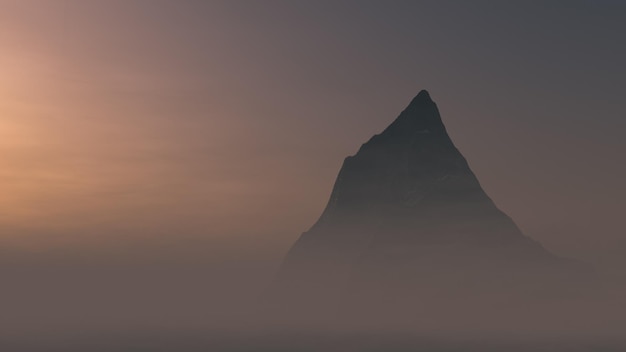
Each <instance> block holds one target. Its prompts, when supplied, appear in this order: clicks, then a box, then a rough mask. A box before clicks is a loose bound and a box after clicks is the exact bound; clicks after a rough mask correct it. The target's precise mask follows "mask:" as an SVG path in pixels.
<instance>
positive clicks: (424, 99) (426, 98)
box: [409, 89, 434, 106]
mask: <svg viewBox="0 0 626 352" xmlns="http://www.w3.org/2000/svg"><path fill="white" fill-rule="evenodd" d="M424 103H431V104H432V103H434V102H433V100H432V99H431V98H430V94H429V93H428V91H427V90H426V89H422V90H421V91H420V92H419V93H418V94H417V95H416V96H415V98H413V100H412V101H411V104H409V106H412V105H421V104H424Z"/></svg>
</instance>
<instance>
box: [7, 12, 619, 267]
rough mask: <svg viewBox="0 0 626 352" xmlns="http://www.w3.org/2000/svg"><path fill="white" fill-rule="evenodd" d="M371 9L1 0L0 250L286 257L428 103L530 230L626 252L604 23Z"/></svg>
mask: <svg viewBox="0 0 626 352" xmlns="http://www.w3.org/2000/svg"><path fill="white" fill-rule="evenodd" d="M376 6H379V5H376ZM376 6H374V5H370V4H369V3H368V4H364V5H363V6H362V7H358V8H357V9H356V10H355V8H354V7H351V6H347V5H342V6H336V7H333V6H331V4H330V3H323V2H322V3H319V4H317V5H316V4H299V5H296V4H289V3H288V2H274V3H272V4H271V5H270V4H268V6H261V5H260V4H248V5H246V6H244V5H243V3H242V4H234V3H230V2H215V3H210V4H209V3H192V2H181V3H178V2H154V3H152V2H149V1H145V2H143V1H132V2H127V1H110V2H99V3H98V2H83V1H67V2H51V1H50V2H49V1H41V2H36V1H32V2H30V1H29V2H21V1H1V2H0V156H1V157H0V194H2V197H0V238H1V239H2V241H3V243H13V244H15V243H19V244H20V245H24V244H25V245H28V246H37V247H46V246H51V245H55V246H57V245H64V244H67V243H74V244H76V243H78V244H81V243H83V244H94V243H106V242H115V241H119V239H127V240H131V239H133V240H135V239H137V238H139V239H143V240H145V239H147V240H149V241H150V240H155V239H162V238H176V237H179V236H184V235H189V236H205V237H220V238H222V237H223V238H245V237H246V236H247V237H255V238H256V239H257V240H258V239H259V238H263V239H264V240H265V239H267V240H269V241H270V242H271V241H276V242H277V243H280V244H281V246H282V247H284V246H286V245H288V244H289V242H290V241H292V240H293V239H295V238H296V237H297V236H298V234H299V233H300V232H302V231H304V230H306V229H307V227H308V226H310V225H311V224H312V223H313V222H314V221H315V219H316V217H317V216H318V215H319V213H320V212H321V210H322V208H323V206H324V204H325V202H326V200H327V197H328V195H329V192H330V189H331V187H332V183H333V181H334V178H335V175H336V172H337V171H338V170H339V167H340V165H341V162H342V160H343V158H344V157H345V156H347V155H350V154H353V153H354V152H355V151H356V150H357V149H358V147H359V146H360V144H361V143H364V142H365V141H366V140H367V139H368V138H369V137H370V136H371V135H373V134H374V133H378V132H379V131H380V130H382V128H384V127H385V126H386V125H387V124H388V123H390V122H391V121H392V120H393V119H394V118H395V117H396V115H397V114H398V113H399V112H400V111H401V110H402V109H403V108H404V106H405V105H406V104H408V102H409V101H410V99H411V98H412V96H413V95H414V94H416V93H417V92H418V91H419V90H420V89H429V90H430V92H431V95H432V96H433V99H434V100H435V101H436V102H437V103H438V104H439V107H440V109H441V112H442V116H443V119H444V122H445V123H446V125H447V126H448V129H449V131H450V134H451V136H452V138H453V139H454V141H455V143H456V144H457V146H458V147H459V149H460V150H461V151H462V152H463V153H464V154H465V155H466V157H467V158H468V160H469V162H470V165H471V166H472V167H473V169H474V171H475V172H476V173H477V175H478V176H479V179H480V180H481V182H482V183H483V185H484V187H485V188H486V190H487V192H488V193H489V194H490V196H492V198H494V200H495V201H496V203H497V204H498V205H499V206H501V207H502V208H503V209H504V210H505V211H506V212H508V213H509V215H511V216H512V217H513V218H514V219H515V220H516V221H517V222H518V224H519V225H520V226H521V227H522V229H524V230H525V231H526V232H527V233H528V234H529V235H531V236H532V237H535V238H537V239H538V240H540V241H542V242H544V243H546V244H547V245H548V246H549V247H550V248H556V249H558V250H561V251H563V252H566V253H574V254H581V253H582V254H585V253H586V252H585V251H592V249H589V248H593V251H595V252H594V253H595V254H594V255H595V256H600V255H601V254H602V253H605V252H603V251H616V253H622V252H620V251H622V250H623V251H624V253H626V241H625V240H624V237H623V234H624V233H625V231H624V230H625V227H624V225H623V224H622V219H621V218H622V210H623V209H624V206H626V204H624V199H625V198H624V197H625V196H626V193H625V192H626V190H625V189H626V188H625V187H624V186H623V179H624V176H626V169H625V167H624V166H623V164H624V163H622V162H621V159H623V152H624V151H626V145H625V144H624V142H623V131H624V127H626V126H625V125H624V118H623V117H624V116H625V115H626V106H625V105H624V103H623V98H622V96H621V95H622V94H621V93H620V94H618V93H619V92H623V85H624V83H626V77H625V76H624V70H623V67H622V63H623V59H624V58H625V56H626V53H625V52H624V50H623V48H622V49H619V48H617V47H616V46H615V43H616V41H615V40H614V39H615V38H614V37H612V36H614V35H615V33H621V32H622V31H620V29H621V27H623V22H620V21H618V20H617V19H618V18H617V17H615V18H614V17H611V14H610V13H609V12H611V11H610V9H606V10H602V11H608V12H607V13H599V12H598V13H596V12H594V11H600V10H598V9H596V8H591V9H586V8H584V6H582V5H580V6H579V7H580V8H576V7H573V8H570V9H569V10H568V11H565V16H560V15H559V11H556V10H558V9H555V11H554V12H550V8H546V12H545V13H544V16H543V17H536V18H535V17H533V18H534V19H535V22H533V23H535V27H526V26H527V23H528V21H526V20H525V18H528V17H524V16H532V14H533V13H534V12H533V10H534V9H533V8H532V6H531V5H529V6H530V7H524V6H522V5H516V6H517V7H519V8H512V9H504V8H502V9H496V10H494V11H495V12H494V13H493V14H490V13H489V11H487V12H485V11H482V12H481V11H478V10H480V6H478V7H479V9H469V10H468V11H456V10H455V11H451V10H450V9H449V8H447V7H446V6H448V5H441V6H439V5H434V3H429V4H428V5H423V6H422V7H421V8H420V9H419V10H420V11H417V9H416V8H413V5H409V4H403V5H401V4H399V3H398V4H396V5H393V6H390V7H389V8H386V9H385V11H386V12H385V11H382V12H381V11H380V9H379V8H377V7H376ZM588 6H591V7H592V5H588ZM404 7H407V8H404ZM330 9H332V11H330ZM579 10H580V11H579ZM620 10H621V8H620ZM578 11H579V12H578ZM583 15H584V16H583ZM481 16H482V17H481ZM507 16H508V17H507ZM583 17H584V18H586V21H587V22H584V23H582V24H581V22H580V21H578V19H580V18H583ZM505 19H506V20H505ZM575 26H576V27H575ZM589 31H592V32H591V34H589V33H590V32H589ZM594 31H595V32H594ZM502 33H504V34H505V35H504V34H502ZM501 34H502V36H500V35H501ZM592 34H593V35H592ZM599 38H600V39H599ZM468 43H471V44H468ZM590 53H594V55H591V54H590ZM574 77H575V78H574ZM590 87H591V88H590ZM282 247H281V248H282Z"/></svg>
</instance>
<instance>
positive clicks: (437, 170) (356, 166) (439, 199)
mask: <svg viewBox="0 0 626 352" xmlns="http://www.w3.org/2000/svg"><path fill="white" fill-rule="evenodd" d="M567 266H569V262H568V261H566V260H564V259H560V258H558V257H556V256H555V255H553V254H552V253H550V252H549V251H547V250H546V249H545V248H543V247H542V246H541V245H540V244H539V243H538V242H536V241H534V240H532V239H531V238H529V237H527V236H525V235H524V234H522V232H521V231H520V230H519V228H518V227H517V226H516V225H515V223H514V222H513V221H512V220H511V218H510V217H508V216H507V215H506V214H505V213H503V212H502V211H501V210H499V209H498V208H497V206H496V205H495V204H494V202H493V201H492V200H491V199H490V198H489V197H488V196H487V194H486V193H485V191H484V190H483V189H482V187H481V185H480V183H479V182H478V179H477V178H476V176H475V175H474V173H473V172H472V170H471V169H470V167H469V165H468V163H467V161H466V160H465V158H464V157H463V155H462V154H461V153H460V152H459V151H458V149H457V148H456V147H455V146H454V144H453V142H452V140H451V139H450V137H449V135H448V133H447V132H446V128H445V126H444V124H443V122H442V120H441V116H440V114H439V110H438V108H437V105H436V104H435V103H434V102H433V100H432V99H431V97H430V95H429V93H428V92H427V91H425V90H422V91H421V92H420V93H419V94H418V95H417V96H416V97H415V98H414V99H413V100H412V101H411V103H410V104H409V105H408V106H407V107H406V109H405V110H404V111H402V113H401V114H400V115H399V116H398V117H397V118H396V120H395V121H393V122H392V123H391V124H390V125H389V126H388V127H387V128H386V129H385V130H384V131H383V132H382V133H380V134H377V135H375V136H373V137H372V138H371V139H370V140H369V141H367V142H366V143H365V144H363V145H362V146H361V148H360V149H359V150H358V152H357V153H356V154H355V155H353V156H349V157H347V158H346V159H345V161H344V163H343V166H342V167H341V170H340V172H339V175H338V176H337V179H336V182H335V185H334V187H333V190H332V193H331V196H330V200H329V201H328V204H327V206H326V209H325V210H324V211H323V213H322V215H321V217H320V218H319V220H318V221H317V222H316V223H315V224H314V225H313V226H312V227H311V229H310V230H308V231H307V232H305V233H303V234H302V235H301V236H300V238H299V239H298V240H297V242H296V243H295V244H294V245H293V247H292V248H291V250H290V251H289V253H288V254H287V256H286V258H285V261H284V263H283V265H282V267H281V269H280V272H279V275H278V278H277V282H276V284H275V287H274V290H275V292H277V294H278V295H279V296H281V297H283V298H282V299H283V300H291V299H295V300H298V299H299V298H301V297H307V300H308V301H310V300H311V298H313V299H314V300H315V301H317V302H335V301H336V300H337V299H338V297H342V298H343V299H348V300H349V301H354V300H355V297H356V296H358V297H361V298H362V297H364V296H368V297H370V298H372V297H378V298H380V297H387V298H389V297H393V299H394V300H395V299H398V297H401V296H402V297H410V298H411V299H412V298H414V297H416V296H415V294H417V295H418V296H421V297H424V296H427V295H428V294H431V295H434V296H437V297H441V296H445V295H450V296H451V297H454V296H455V295H457V294H458V293H459V290H462V291H463V292H475V291H480V292H484V291H489V292H494V291H497V290H500V289H511V290H513V287H515V290H519V289H520V287H525V288H528V287H529V286H528V283H529V282H531V283H537V282H539V281H542V282H543V281H547V282H553V281H554V280H553V278H554V276H559V275H561V274H559V273H560V271H559V270H561V268H562V267H567ZM561 276H562V275H561ZM533 287H534V286H533ZM381 295H382V296H381ZM378 300H379V301H380V299H378Z"/></svg>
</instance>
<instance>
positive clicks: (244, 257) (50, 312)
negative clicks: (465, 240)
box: [0, 242, 626, 351]
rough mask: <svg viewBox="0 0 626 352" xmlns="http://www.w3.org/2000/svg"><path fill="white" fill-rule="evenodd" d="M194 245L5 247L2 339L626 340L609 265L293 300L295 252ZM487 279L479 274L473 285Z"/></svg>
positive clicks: (270, 344) (549, 345) (130, 343)
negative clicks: (177, 250)
mask: <svg viewBox="0 0 626 352" xmlns="http://www.w3.org/2000/svg"><path fill="white" fill-rule="evenodd" d="M198 246H202V247H204V249H203V250H198ZM193 250H194V251H196V253H199V254H198V255H197V256H194V255H190V256H188V257H187V258H186V260H181V259H179V257H172V256H169V257H168V256H167V255H163V253H159V251H158V250H155V251H154V253H153V254H152V255H145V254H144V255H138V254H137V253H132V251H130V250H127V251H126V252H124V251H121V250H118V252H117V253H111V252H102V251H101V252H93V253H85V252H81V253H80V254H79V253H68V252H64V253H31V254H30V255H27V254H24V253H5V255H4V256H3V260H2V266H1V270H0V273H1V275H2V278H3V287H2V301H1V302H2V307H1V308H2V312H3V314H2V316H1V318H0V326H1V329H0V341H1V345H2V347H3V349H4V350H11V351H84V350H89V351H126V350H133V351H141V350H146V351H161V350H162V351H168V350H177V351H187V350H189V351H196V350H205V349H209V350H224V351H229V350H233V351H257V350H264V348H265V349H267V350H272V351H274V350H278V351H280V350H285V351H289V350H293V349H297V350H311V351H318V350H324V351H326V350H330V351H332V350H337V351H341V350H358V351H369V350H372V351H374V350H380V348H383V349H384V350H398V351H403V350H410V349H411V348H420V349H421V348H429V349H431V348H432V350H434V351H439V350H441V351H474V350H476V351H492V350H493V351H499V350H501V349H502V348H506V350H507V351H508V350H510V351H544V350H545V351H588V350H598V349H599V348H601V350H602V351H613V350H614V351H621V350H623V349H624V348H625V347H624V346H626V345H624V344H623V342H624V341H622V339H623V328H624V316H626V311H625V310H624V309H625V308H624V307H626V300H625V299H624V297H626V285H624V282H623V281H619V279H618V278H617V277H615V276H611V275H607V274H604V271H602V270H601V269H600V270H599V271H598V274H599V275H598V277H597V278H596V279H594V280H595V281H594V282H593V286H592V287H590V286H589V283H588V282H587V283H583V284H580V285H578V283H577V284H574V285H572V284H571V283H570V284H568V285H566V286H563V287H560V290H557V291H553V292H552V293H551V292H550V290H551V289H546V286H545V285H544V286H542V283H541V282H540V281H537V282H535V286H526V287H525V290H523V291H518V292H516V293H515V294H512V293H511V292H508V293H506V294H502V295H499V296H498V294H490V292H492V291H489V290H488V289H485V290H480V294H477V293H476V291H475V290H472V289H471V288H472V286H469V287H467V286H466V288H464V289H457V290H454V291H448V292H447V293H443V292H439V293H437V292H435V294H433V292H434V291H432V290H431V292H430V293H424V292H425V291H424V290H421V291H420V292H422V293H421V294H420V293H418V294H415V295H412V296H411V297H410V299H408V300H407V299H406V297H405V299H404V300H400V299H399V300H397V301H395V302H390V301H386V300H384V299H381V300H374V301H372V300H370V301H369V302H368V306H367V309H362V308H363V306H358V305H352V306H351V305H350V303H351V301H350V300H348V301H344V302H341V303H339V304H338V305H337V304H335V305H332V304H330V305H326V306H314V305H309V306H300V307H299V309H297V310H293V309H294V306H288V305H287V306H283V308H284V307H287V310H285V309H283V308H280V307H277V306H270V305H268V304H266V303H267V298H268V297H267V295H268V288H269V286H270V285H271V283H272V281H273V280H274V279H275V275H276V272H277V269H278V266H279V264H280V260H281V257H282V255H283V254H284V253H277V252H276V251H271V250H262V249H261V248H259V250H256V251H255V252H254V254H251V253H250V252H249V248H248V249H247V250H246V249H245V248H233V247H232V246H230V247H228V246H226V245H224V244H219V243H207V242H205V243H201V244H196V246H195V248H194V249H193ZM189 253H192V251H191V250H190V251H189ZM442 274H445V273H443V272H442V273H440V272H438V270H437V269H433V270H429V275H433V276H437V275H442ZM371 284H372V285H374V286H375V285H378V283H374V282H371ZM531 285H532V284H531ZM481 286H484V283H482V282H476V283H475V286H474V288H478V287H481ZM553 286H554V285H553ZM553 288H554V287H553ZM441 290H442V291H443V290H444V289H443V286H442V288H441ZM435 291H436V289H435ZM413 292H415V291H413ZM441 293H443V294H441ZM492 293H493V292H492ZM311 295H314V291H311ZM381 297H383V296H381ZM407 302H410V303H411V304H408V305H407V304H406V303H407ZM283 303H284V302H283ZM346 303H348V304H346ZM352 303H353V302H352ZM355 308H356V310H355ZM383 346H384V347H383Z"/></svg>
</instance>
